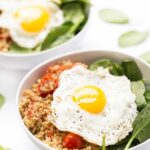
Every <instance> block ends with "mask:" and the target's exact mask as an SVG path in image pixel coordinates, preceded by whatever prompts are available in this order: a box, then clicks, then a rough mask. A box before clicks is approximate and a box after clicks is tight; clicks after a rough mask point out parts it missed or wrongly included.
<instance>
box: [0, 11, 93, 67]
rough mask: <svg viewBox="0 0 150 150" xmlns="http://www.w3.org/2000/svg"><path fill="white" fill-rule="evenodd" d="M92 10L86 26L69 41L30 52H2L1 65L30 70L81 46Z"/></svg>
mask: <svg viewBox="0 0 150 150" xmlns="http://www.w3.org/2000/svg"><path fill="white" fill-rule="evenodd" d="M90 11H91V9H89V12H88V19H87V22H86V23H85V25H84V27H83V28H82V29H81V31H80V32H79V33H77V34H76V35H75V36H74V37H72V38H71V39H69V40H68V41H66V42H64V43H62V44H60V45H58V46H56V47H53V48H50V49H48V50H44V51H41V52H36V53H30V54H17V53H13V54H11V53H0V66H1V67H5V68H9V69H15V70H29V69H31V68H33V67H34V66H36V65H37V64H39V63H40V62H42V61H44V60H46V59H49V58H52V57H54V56H57V55H60V54H63V53H66V52H69V51H72V50H76V49H78V48H80V46H81V43H82V42H81V41H82V40H83V39H84V36H85V34H86V32H87V31H88V24H89V21H90V18H91V17H90V16H91V13H90Z"/></svg>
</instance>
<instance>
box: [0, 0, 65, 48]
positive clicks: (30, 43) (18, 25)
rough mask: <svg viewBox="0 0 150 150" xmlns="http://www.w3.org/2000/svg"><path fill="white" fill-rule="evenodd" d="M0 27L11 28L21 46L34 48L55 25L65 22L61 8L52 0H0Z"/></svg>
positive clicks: (13, 35) (15, 39) (10, 31)
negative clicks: (0, 12)
mask: <svg viewBox="0 0 150 150" xmlns="http://www.w3.org/2000/svg"><path fill="white" fill-rule="evenodd" d="M0 10H2V14H1V15H0V27H2V28H6V29H8V30H9V33H10V36H11V38H12V40H13V41H15V42H16V43H17V44H18V45H19V46H22V47H25V48H34V47H36V46H37V45H38V44H40V43H42V42H43V41H44V39H45V38H46V36H47V35H48V33H49V32H50V31H51V29H52V28H53V27H56V26H59V25H61V24H62V23H63V22H64V18H63V13H62V11H61V9H60V8H59V7H58V6H57V5H56V4H55V3H53V2H52V1H50V0H42V1H41V0H21V1H17V0H13V2H12V1H9V4H8V1H3V3H2V2H0Z"/></svg>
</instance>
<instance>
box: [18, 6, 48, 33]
mask: <svg viewBox="0 0 150 150" xmlns="http://www.w3.org/2000/svg"><path fill="white" fill-rule="evenodd" d="M15 17H16V18H17V19H18V20H19V21H20V24H21V27H22V29H23V30H25V31H26V32H32V33H33V32H40V31H41V30H42V29H43V28H44V27H45V26H46V24H47V23H48V21H49V18H50V14H49V11H48V10H47V8H45V7H43V6H27V7H24V8H22V9H19V10H17V11H16V12H15Z"/></svg>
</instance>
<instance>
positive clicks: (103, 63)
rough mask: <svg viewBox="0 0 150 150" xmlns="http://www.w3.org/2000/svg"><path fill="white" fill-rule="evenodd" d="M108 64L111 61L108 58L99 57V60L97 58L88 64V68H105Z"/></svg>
mask: <svg viewBox="0 0 150 150" xmlns="http://www.w3.org/2000/svg"><path fill="white" fill-rule="evenodd" d="M110 64H111V61H110V60H109V59H100V60H97V61H95V62H93V63H92V64H90V65H89V69H90V70H93V71H94V70H96V69H97V68H98V67H104V68H107V67H109V66H110Z"/></svg>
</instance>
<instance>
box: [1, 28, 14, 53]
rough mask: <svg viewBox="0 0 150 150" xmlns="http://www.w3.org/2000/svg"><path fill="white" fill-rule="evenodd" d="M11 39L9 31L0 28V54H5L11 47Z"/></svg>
mask: <svg viewBox="0 0 150 150" xmlns="http://www.w3.org/2000/svg"><path fill="white" fill-rule="evenodd" d="M11 42H12V40H11V37H10V34H9V31H8V30H7V29H4V28H0V52H7V51H8V50H9V48H10V45H11Z"/></svg>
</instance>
